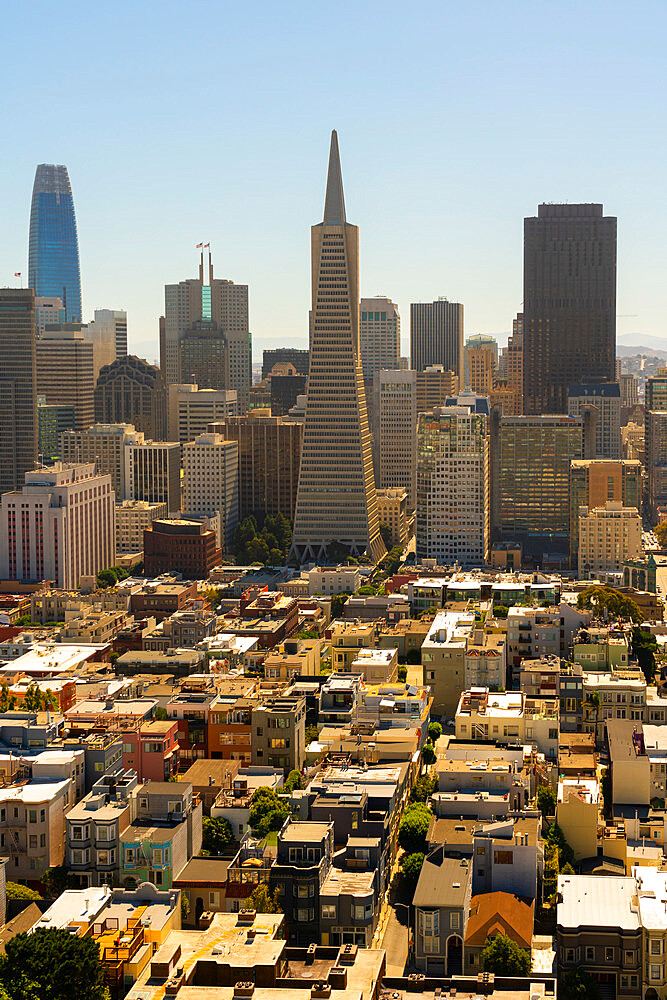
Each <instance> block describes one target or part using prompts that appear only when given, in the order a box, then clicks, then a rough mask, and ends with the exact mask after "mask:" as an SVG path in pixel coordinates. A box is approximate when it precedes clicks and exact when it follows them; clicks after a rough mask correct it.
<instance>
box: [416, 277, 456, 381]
mask: <svg viewBox="0 0 667 1000" xmlns="http://www.w3.org/2000/svg"><path fill="white" fill-rule="evenodd" d="M429 365H442V366H443V367H444V368H445V369H446V370H449V371H452V372H454V374H455V375H458V377H459V385H461V386H462V385H463V306H462V305H461V303H460V302H449V301H448V300H447V299H446V298H444V296H443V297H441V298H439V299H438V300H437V301H436V302H412V303H411V304H410V367H411V368H414V370H415V371H418V372H423V371H424V369H425V368H428V367H429Z"/></svg>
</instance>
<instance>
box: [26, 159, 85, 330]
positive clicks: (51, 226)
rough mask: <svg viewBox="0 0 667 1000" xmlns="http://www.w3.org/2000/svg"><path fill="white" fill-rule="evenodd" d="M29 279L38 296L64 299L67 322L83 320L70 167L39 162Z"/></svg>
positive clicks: (36, 175)
mask: <svg viewBox="0 0 667 1000" xmlns="http://www.w3.org/2000/svg"><path fill="white" fill-rule="evenodd" d="M28 283H29V285H30V287H31V288H32V289H33V290H34V292H35V295H37V296H54V297H58V298H60V299H62V302H63V306H64V307H65V318H66V320H67V322H68V323H80V322H81V275H80V272H79V240H78V238H77V234H76V216H75V214H74V200H73V198H72V188H71V187H70V183H69V175H68V173H67V167H63V166H56V165H55V164H53V163H40V165H39V166H38V167H37V172H36V173H35V183H34V186H33V189H32V207H31V209H30V245H29V253H28Z"/></svg>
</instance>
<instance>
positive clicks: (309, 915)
mask: <svg viewBox="0 0 667 1000" xmlns="http://www.w3.org/2000/svg"><path fill="white" fill-rule="evenodd" d="M314 918H315V913H314V911H313V909H312V907H310V908H309V909H302V910H297V911H296V919H297V920H298V921H299V922H300V923H303V924H307V923H310V922H311V921H312V920H314Z"/></svg>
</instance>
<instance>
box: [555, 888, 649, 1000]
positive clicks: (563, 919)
mask: <svg viewBox="0 0 667 1000" xmlns="http://www.w3.org/2000/svg"><path fill="white" fill-rule="evenodd" d="M558 899H559V902H558V904H557V907H556V941H557V945H558V955H557V957H558V968H559V970H560V972H561V974H564V973H565V972H569V971H574V970H576V969H583V970H584V971H585V972H587V973H588V975H590V976H591V977H592V978H593V979H594V980H595V981H596V983H599V984H600V985H601V986H602V987H603V988H604V987H606V988H609V989H610V990H613V991H614V995H615V996H617V997H627V998H628V1000H639V998H640V997H642V996H643V995H644V992H643V988H642V987H643V984H644V975H643V965H644V960H643V948H642V930H641V919H640V907H639V906H638V905H637V903H636V902H635V900H636V899H637V884H636V882H635V879H634V878H627V877H626V878H622V877H619V876H617V875H559V876H558ZM660 972H662V969H660ZM649 978H650V977H649Z"/></svg>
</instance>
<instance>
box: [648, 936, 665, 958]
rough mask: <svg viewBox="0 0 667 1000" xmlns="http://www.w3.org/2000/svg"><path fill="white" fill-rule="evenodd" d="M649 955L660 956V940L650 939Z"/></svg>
mask: <svg viewBox="0 0 667 1000" xmlns="http://www.w3.org/2000/svg"><path fill="white" fill-rule="evenodd" d="M651 954H652V955H662V941H661V940H660V938H651Z"/></svg>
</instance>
